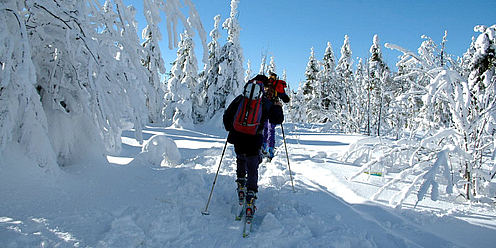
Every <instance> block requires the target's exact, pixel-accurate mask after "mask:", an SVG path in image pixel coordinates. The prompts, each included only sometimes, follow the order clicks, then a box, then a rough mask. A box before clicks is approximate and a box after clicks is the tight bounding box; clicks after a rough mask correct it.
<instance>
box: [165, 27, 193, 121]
mask: <svg viewBox="0 0 496 248" xmlns="http://www.w3.org/2000/svg"><path fill="white" fill-rule="evenodd" d="M180 37H181V40H180V41H179V44H178V49H177V58H176V60H175V61H174V65H173V66H172V70H171V78H170V79H169V81H168V82H167V84H168V92H167V96H166V97H165V98H166V99H170V100H171V102H169V103H168V104H167V106H166V107H165V109H164V111H163V112H164V114H165V115H164V116H165V117H166V118H167V119H166V120H165V121H166V123H171V124H173V125H174V126H176V127H181V128H192V126H193V118H192V104H193V102H194V101H193V100H192V93H193V92H195V90H196V88H197V87H198V78H197V75H198V66H197V60H196V56H195V52H194V45H193V39H192V38H191V36H190V34H189V32H188V30H185V31H184V33H182V34H181V35H180Z"/></svg>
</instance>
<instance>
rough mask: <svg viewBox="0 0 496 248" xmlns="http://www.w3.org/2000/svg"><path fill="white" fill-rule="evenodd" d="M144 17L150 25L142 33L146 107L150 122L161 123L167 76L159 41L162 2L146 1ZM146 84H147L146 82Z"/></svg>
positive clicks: (160, 36) (160, 35)
mask: <svg viewBox="0 0 496 248" xmlns="http://www.w3.org/2000/svg"><path fill="white" fill-rule="evenodd" d="M143 9H144V15H145V19H146V23H147V24H148V25H147V26H146V27H145V28H144V29H143V30H142V33H141V38H142V39H143V40H144V42H143V43H142V44H141V45H142V46H143V48H144V58H143V59H142V63H143V66H145V68H146V69H147V70H148V75H149V76H148V77H149V80H148V84H149V87H148V89H147V92H146V106H147V107H148V121H149V122H152V123H154V122H159V121H161V119H162V117H161V111H162V109H163V107H164V101H163V96H164V94H165V92H164V86H163V83H162V82H161V79H160V75H163V74H165V66H164V60H163V58H162V53H161V51H160V47H159V44H158V43H159V41H160V40H162V34H161V33H160V29H159V27H158V24H159V23H160V21H161V18H160V1H154V0H144V1H143ZM144 83H146V82H144Z"/></svg>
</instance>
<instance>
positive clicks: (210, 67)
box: [193, 15, 223, 123]
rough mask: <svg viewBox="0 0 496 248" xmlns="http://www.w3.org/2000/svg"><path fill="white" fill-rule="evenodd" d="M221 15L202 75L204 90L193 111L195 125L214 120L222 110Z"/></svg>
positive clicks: (209, 46) (211, 36) (215, 24)
mask: <svg viewBox="0 0 496 248" xmlns="http://www.w3.org/2000/svg"><path fill="white" fill-rule="evenodd" d="M219 23H220V15H216V16H215V17H214V28H213V29H212V31H210V38H211V40H210V42H209V43H208V60H207V62H206V63H205V66H204V69H203V71H202V72H201V73H200V85H201V87H202V90H201V92H200V94H199V95H198V106H195V108H194V109H193V115H194V120H195V123H200V122H204V121H206V120H209V119H210V118H212V116H213V115H214V114H215V112H216V111H218V110H219V109H220V108H221V99H219V98H218V97H217V96H216V94H215V93H216V92H219V91H220V89H221V88H222V86H223V85H222V84H221V83H220V82H219V71H220V68H219V61H220V47H221V46H220V44H219V41H218V40H219V38H220V32H219Z"/></svg>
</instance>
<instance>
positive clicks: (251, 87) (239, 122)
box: [234, 80, 263, 135]
mask: <svg viewBox="0 0 496 248" xmlns="http://www.w3.org/2000/svg"><path fill="white" fill-rule="evenodd" d="M262 85H263V84H262V82H259V81H255V80H251V81H248V83H247V84H246V85H245V89H244V91H243V99H242V100H241V102H240V103H239V106H238V110H237V111H236V114H235V115H234V130H236V131H238V132H240V133H245V134H250V135H255V134H256V133H257V129H258V126H259V125H260V119H261V118H262V95H263V91H262Z"/></svg>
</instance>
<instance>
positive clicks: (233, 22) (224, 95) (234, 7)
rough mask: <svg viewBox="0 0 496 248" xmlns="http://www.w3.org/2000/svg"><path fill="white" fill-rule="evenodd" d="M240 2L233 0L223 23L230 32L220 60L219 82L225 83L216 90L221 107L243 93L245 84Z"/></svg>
mask: <svg viewBox="0 0 496 248" xmlns="http://www.w3.org/2000/svg"><path fill="white" fill-rule="evenodd" d="M238 4H239V0H231V13H230V16H229V18H227V19H226V20H225V21H224V23H223V24H222V27H223V28H224V29H226V30H227V33H228V35H227V42H226V44H224V46H222V49H221V55H220V60H219V68H220V70H219V72H218V73H219V82H220V83H221V84H223V87H222V88H221V89H219V90H220V91H219V92H215V94H216V96H217V97H219V98H220V101H219V102H220V103H221V105H220V106H219V107H220V108H221V109H224V108H227V106H228V105H229V104H230V103H231V101H232V100H233V99H234V98H236V96H238V95H239V94H241V92H242V90H243V86H244V80H243V73H244V69H243V61H244V59H243V52H242V49H241V45H240V43H239V32H240V30H241V27H240V26H239V23H238V19H237V16H238ZM221 112H223V111H221ZM221 112H219V113H221ZM219 118H220V117H219Z"/></svg>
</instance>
